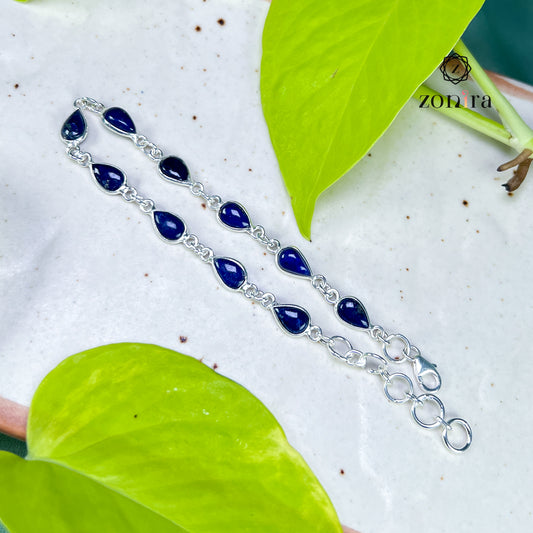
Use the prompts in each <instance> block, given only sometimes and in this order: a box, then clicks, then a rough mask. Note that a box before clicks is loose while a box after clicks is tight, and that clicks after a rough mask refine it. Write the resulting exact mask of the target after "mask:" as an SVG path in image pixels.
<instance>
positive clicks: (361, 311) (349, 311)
mask: <svg viewBox="0 0 533 533" xmlns="http://www.w3.org/2000/svg"><path fill="white" fill-rule="evenodd" d="M336 311H337V315H339V318H340V319H341V320H344V322H347V323H348V324H350V325H351V326H355V327H356V328H362V329H368V328H369V326H370V322H369V320H368V315H367V314H366V310H365V308H364V307H363V304H362V303H361V302H360V301H359V300H358V299H357V298H354V297H353V296H346V297H345V298H342V299H341V300H340V301H339V303H338V304H337V307H336Z"/></svg>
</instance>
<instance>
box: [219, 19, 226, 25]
mask: <svg viewBox="0 0 533 533" xmlns="http://www.w3.org/2000/svg"><path fill="white" fill-rule="evenodd" d="M217 22H218V23H219V24H220V25H221V26H224V24H226V21H225V20H224V19H218V20H217Z"/></svg>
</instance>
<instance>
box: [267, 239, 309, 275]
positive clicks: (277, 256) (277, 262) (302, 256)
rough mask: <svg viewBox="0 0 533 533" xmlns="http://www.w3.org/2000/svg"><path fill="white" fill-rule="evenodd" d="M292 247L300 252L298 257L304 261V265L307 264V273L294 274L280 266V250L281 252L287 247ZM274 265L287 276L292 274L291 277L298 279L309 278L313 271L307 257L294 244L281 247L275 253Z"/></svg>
mask: <svg viewBox="0 0 533 533" xmlns="http://www.w3.org/2000/svg"><path fill="white" fill-rule="evenodd" d="M289 248H291V249H293V250H296V251H297V252H298V253H299V254H300V257H301V258H302V259H303V262H304V263H305V265H306V266H307V268H308V269H309V275H305V276H304V275H302V274H295V273H294V272H290V271H289V270H285V269H284V268H282V266H281V265H280V264H279V256H280V255H281V252H283V251H284V250H287V249H289ZM276 266H277V267H278V268H279V269H280V270H281V272H283V273H284V274H288V275H289V276H292V277H293V278H298V279H310V278H312V277H313V271H312V270H311V267H310V266H309V263H308V262H307V259H306V257H305V255H304V254H303V253H302V252H301V250H300V249H299V248H297V247H296V246H285V247H284V248H281V249H280V250H279V251H278V252H277V253H276Z"/></svg>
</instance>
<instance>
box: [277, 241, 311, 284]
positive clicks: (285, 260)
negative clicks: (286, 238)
mask: <svg viewBox="0 0 533 533" xmlns="http://www.w3.org/2000/svg"><path fill="white" fill-rule="evenodd" d="M277 260H278V265H279V267H280V268H281V270H283V271H285V272H288V273H289V274H294V275H296V276H303V277H306V278H308V277H309V276H310V275H311V269H310V268H309V265H308V264H307V261H306V260H305V257H304V256H303V255H302V252H300V250H298V248H294V247H293V246H288V247H287V248H283V249H282V250H280V251H279V252H278V257H277Z"/></svg>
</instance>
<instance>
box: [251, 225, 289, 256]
mask: <svg viewBox="0 0 533 533" xmlns="http://www.w3.org/2000/svg"><path fill="white" fill-rule="evenodd" d="M246 232H247V233H249V234H250V236H251V237H252V239H254V240H256V241H258V242H260V243H261V244H262V245H263V246H264V247H265V248H266V249H267V252H269V253H271V254H277V253H278V252H279V251H280V249H281V243H280V242H279V241H278V240H277V239H271V238H270V237H268V236H267V235H266V231H265V228H264V227H263V226H250V227H249V228H248V229H247V230H246Z"/></svg>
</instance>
